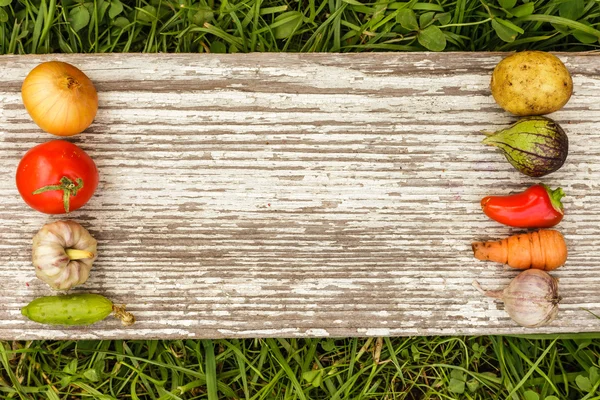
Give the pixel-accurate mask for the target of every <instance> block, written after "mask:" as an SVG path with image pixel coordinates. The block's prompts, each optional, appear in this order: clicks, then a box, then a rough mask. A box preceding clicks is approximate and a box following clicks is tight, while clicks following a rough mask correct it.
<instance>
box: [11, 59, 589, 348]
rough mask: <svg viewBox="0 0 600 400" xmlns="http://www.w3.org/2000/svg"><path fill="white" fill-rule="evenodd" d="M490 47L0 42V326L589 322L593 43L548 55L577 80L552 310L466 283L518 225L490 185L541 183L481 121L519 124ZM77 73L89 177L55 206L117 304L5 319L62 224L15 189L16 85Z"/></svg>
mask: <svg viewBox="0 0 600 400" xmlns="http://www.w3.org/2000/svg"><path fill="white" fill-rule="evenodd" d="M501 56H502V55H501V54H478V53H466V54H461V53H456V54H452V53H445V54H430V53H411V54H362V55H334V54H311V55H299V54H249V55H167V54H159V55H85V56H84V55H71V56H66V55H53V56H4V57H1V58H0V176H2V177H3V178H2V179H1V180H0V196H1V197H2V202H1V205H0V222H1V223H2V230H1V233H0V260H1V262H0V295H1V296H2V298H3V301H2V304H0V338H2V339H39V338H57V339H67V338H92V339H95V338H177V337H196V338H200V337H249V336H290V337H291V336H357V335H358V336H366V335H429V334H489V333H493V334H496V333H523V332H583V331H597V330H599V327H600V322H599V321H598V320H597V319H596V318H594V317H593V316H592V315H591V314H590V313H588V312H587V311H585V310H584V309H588V310H591V311H593V312H596V313H600V294H599V293H598V291H597V290H596V289H595V285H596V284H597V283H598V282H600V250H598V249H599V248H600V246H599V245H600V227H599V223H600V202H599V201H598V200H599V199H598V197H599V195H598V189H599V187H600V158H599V156H600V102H599V101H598V99H599V98H600V57H599V56H597V55H586V54H561V55H560V57H561V58H562V59H563V60H564V61H565V63H566V65H567V66H568V67H569V69H570V70H571V72H572V74H573V78H574V84H575V94H574V96H573V97H572V99H571V101H570V102H569V103H568V105H567V106H566V107H565V108H564V109H563V110H561V111H559V112H557V113H555V114H554V115H553V118H555V119H556V120H557V121H559V122H561V123H562V125H563V127H564V128H565V130H566V131H567V133H568V135H569V138H570V154H569V157H568V159H567V163H566V164H565V166H564V167H563V168H562V169H561V170H559V171H558V172H556V173H554V174H551V175H549V176H547V177H545V178H543V179H541V181H544V182H546V183H549V184H551V185H552V186H556V185H561V186H562V187H564V188H565V191H566V192H567V194H568V196H567V197H566V198H565V201H564V202H565V207H566V209H567V216H566V218H565V220H564V222H562V223H561V225H560V226H559V229H560V230H561V231H562V232H563V233H564V234H565V237H566V239H567V241H568V244H569V250H570V255H569V260H568V262H567V265H566V266H565V267H564V268H561V269H560V270H558V271H557V272H556V273H555V274H554V275H555V276H557V277H560V289H561V294H562V296H563V297H564V300H563V303H562V305H561V311H560V314H559V318H558V319H557V320H556V321H555V322H554V323H553V324H552V325H550V326H548V327H546V328H540V329H537V330H524V329H522V328H518V327H516V326H515V325H514V324H513V323H512V322H511V321H510V320H509V319H508V318H507V317H506V315H505V314H504V312H503V310H502V306H501V305H499V304H497V303H495V302H494V301H493V300H491V299H487V298H482V297H481V296H480V295H479V293H477V292H476V291H475V290H474V289H473V288H472V287H471V282H472V281H473V280H474V279H477V280H479V281H480V282H481V284H482V285H483V286H485V287H489V288H501V287H503V286H505V285H506V284H507V283H508V282H509V280H510V278H512V277H513V276H515V275H516V273H515V272H514V271H506V270H504V269H503V268H502V267H501V266H498V265H494V264H489V263H483V262H479V261H477V260H474V259H473V258H472V254H471V250H470V243H471V241H473V240H480V239H491V238H501V237H504V236H506V235H508V234H509V233H512V232H513V231H512V230H510V229H509V228H505V227H501V226H499V225H498V224H496V223H494V222H491V221H489V220H488V219H487V218H486V217H485V216H484V215H483V214H482V213H481V212H480V209H479V200H480V199H481V197H483V196H484V195H486V194H490V193H503V192H506V191H510V190H520V189H522V188H524V187H525V186H526V185H528V184H530V183H532V182H536V180H532V179H530V178H527V177H525V176H522V175H520V174H519V173H517V172H516V171H515V170H513V169H512V167H511V166H510V165H509V164H508V163H507V162H506V161H505V160H504V159H503V157H502V156H501V155H499V154H498V153H496V152H495V151H494V150H493V149H492V148H487V147H485V146H483V145H481V144H480V140H481V138H482V136H481V134H480V133H479V132H480V131H481V130H483V129H495V128H499V127H501V126H504V125H506V124H508V123H509V122H511V121H513V120H514V119H513V118H512V117H511V116H509V115H508V114H506V113H504V112H502V111H501V110H500V109H499V108H498V107H497V106H496V105H495V103H494V101H493V99H492V98H491V96H490V93H489V90H488V82H489V77H490V73H491V70H492V69H493V67H494V65H495V64H496V63H497V62H498V61H499V60H500V59H501ZM48 59H61V60H66V61H68V62H71V63H73V64H75V65H77V66H79V67H80V68H81V69H82V70H84V71H85V72H86V73H87V74H88V75H89V76H90V78H91V79H92V80H93V81H94V82H95V84H96V86H97V89H98V91H99V98H100V110H99V113H98V116H97V119H96V121H95V123H94V124H93V125H92V127H91V128H90V129H89V130H88V131H87V132H85V133H84V134H81V135H79V136H77V137H74V138H72V139H71V140H72V141H73V142H75V143H77V144H78V145H80V146H81V147H82V148H84V149H85V150H86V151H88V153H89V154H90V155H91V156H92V157H93V158H94V159H95V161H96V163H97V165H98V167H99V169H100V173H101V183H100V186H99V190H98V191H97V194H96V195H95V196H94V198H93V199H92V200H91V202H90V203H89V204H88V205H87V206H86V207H85V208H84V209H82V210H80V211H77V212H74V213H72V215H71V216H70V217H71V218H73V219H75V220H77V221H79V222H81V223H82V224H83V225H84V226H86V227H87V228H89V230H90V231H91V232H92V234H93V235H94V236H95V237H96V238H97V239H98V240H99V249H100V257H99V259H98V261H97V262H96V264H95V268H94V270H93V271H92V277H91V279H90V280H89V281H88V283H86V284H85V285H84V286H83V287H81V288H79V289H77V291H89V292H97V293H103V294H105V295H107V296H109V297H110V298H111V299H113V300H115V301H116V302H126V303H127V304H128V305H129V309H130V310H131V311H133V312H134V313H135V314H136V316H137V317H138V322H137V324H136V325H134V327H132V328H122V327H121V326H120V324H119V323H118V321H116V320H114V319H110V320H106V321H104V322H102V323H98V324H96V325H93V326H91V327H89V328H84V329H78V328H72V329H52V328H50V329H49V328H48V327H44V326H41V325H38V324H35V323H33V322H29V321H26V320H25V319H24V318H22V317H21V316H20V313H19V308H20V307H21V306H23V305H24V304H26V303H27V302H28V301H30V300H31V299H33V298H35V297H37V296H41V295H47V294H50V293H51V291H50V289H49V288H48V287H47V286H46V285H45V284H44V283H43V282H41V281H39V280H37V279H36V278H35V275H34V271H33V268H32V266H31V264H30V245H31V238H32V237H33V235H34V234H35V232H36V231H37V230H38V229H39V228H40V227H41V226H42V225H43V223H45V222H47V221H49V220H54V219H57V217H49V216H46V215H43V214H40V213H37V212H35V211H33V210H30V209H29V208H28V207H27V206H26V205H25V204H24V203H23V202H22V200H21V199H20V197H19V195H18V193H17V190H16V187H15V185H14V172H15V169H16V166H17V163H18V161H19V159H20V157H21V156H22V155H23V154H24V153H25V151H27V150H28V149H29V148H30V147H32V146H33V145H35V144H38V143H42V142H44V141H47V140H50V139H52V138H53V137H51V136H50V135H48V134H45V133H42V132H40V130H39V129H38V128H37V127H36V126H35V125H34V124H33V123H32V121H31V120H30V119H29V117H28V115H27V113H26V112H25V110H24V108H23V105H22V102H21V99H20V93H19V89H20V85H21V82H22V80H23V79H24V77H25V76H26V74H27V72H28V71H29V70H30V69H31V68H33V67H34V66H35V65H37V64H38V63H39V62H41V61H44V60H48Z"/></svg>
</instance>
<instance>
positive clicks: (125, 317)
mask: <svg viewBox="0 0 600 400" xmlns="http://www.w3.org/2000/svg"><path fill="white" fill-rule="evenodd" d="M113 312H114V313H115V317H117V318H119V319H120V320H121V323H122V324H123V325H124V326H130V325H133V324H134V323H135V317H134V316H133V314H132V313H130V312H127V311H125V305H122V306H116V305H114V304H113Z"/></svg>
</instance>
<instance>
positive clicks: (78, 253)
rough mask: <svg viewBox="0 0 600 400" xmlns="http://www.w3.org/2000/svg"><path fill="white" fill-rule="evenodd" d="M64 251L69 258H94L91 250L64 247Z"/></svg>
mask: <svg viewBox="0 0 600 400" xmlns="http://www.w3.org/2000/svg"><path fill="white" fill-rule="evenodd" d="M65 253H67V256H68V257H69V260H83V259H86V258H94V253H92V252H91V251H85V250H77V249H66V250H65Z"/></svg>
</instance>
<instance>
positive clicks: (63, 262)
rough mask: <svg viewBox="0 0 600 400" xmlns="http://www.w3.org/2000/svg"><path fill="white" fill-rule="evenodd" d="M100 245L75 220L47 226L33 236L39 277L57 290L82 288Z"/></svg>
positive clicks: (35, 261) (35, 264)
mask: <svg viewBox="0 0 600 400" xmlns="http://www.w3.org/2000/svg"><path fill="white" fill-rule="evenodd" d="M96 246H97V242H96V239H94V238H93V237H92V235H90V233H89V232H88V231H87V230H86V229H85V228H84V227H82V226H81V225H79V224H78V223H77V222H75V221H57V222H52V223H49V224H46V225H44V226H43V227H42V229H40V230H39V232H38V233H37V234H36V235H35V236H34V237H33V254H32V261H33V265H34V267H35V274H36V275H37V277H38V278H39V279H41V280H43V281H44V282H46V283H47V284H48V285H50V286H51V287H52V288H53V289H56V290H69V289H71V288H72V287H74V286H77V285H80V284H82V283H84V282H85V281H87V279H88V277H89V275H90V270H91V269H92V264H93V263H94V261H96V258H97V257H98V253H97V251H96Z"/></svg>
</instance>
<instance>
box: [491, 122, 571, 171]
mask: <svg viewBox="0 0 600 400" xmlns="http://www.w3.org/2000/svg"><path fill="white" fill-rule="evenodd" d="M483 143H485V144H488V145H490V146H495V147H497V148H498V149H500V151H502V153H504V155H505V156H506V159H507V160H508V162H509V163H511V165H512V166H513V167H515V168H516V169H518V170H519V171H521V172H522V173H524V174H525V175H528V176H533V177H540V176H544V175H547V174H549V173H551V172H554V171H556V170H558V169H559V168H560V167H562V165H563V164H564V163H565V160H566V159H567V153H568V152H569V139H568V137H567V135H566V134H565V131H563V129H562V128H561V127H560V125H558V124H557V123H556V122H554V121H553V120H551V119H550V118H547V117H537V116H536V117H526V118H522V119H520V120H519V121H517V122H515V123H514V124H513V125H511V126H509V127H508V128H506V129H502V130H500V131H498V132H495V133H490V134H488V137H486V138H485V139H484V140H483Z"/></svg>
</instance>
